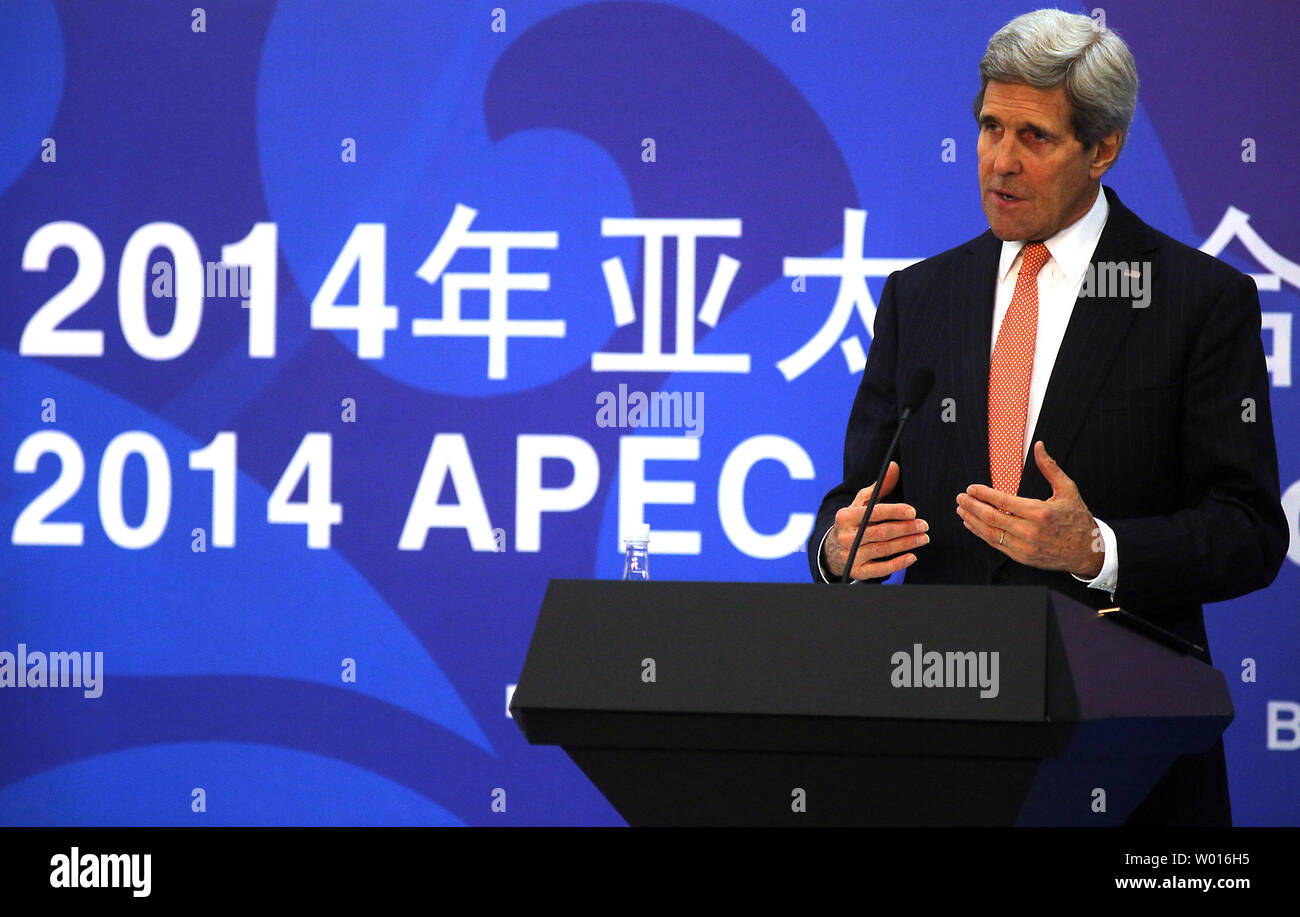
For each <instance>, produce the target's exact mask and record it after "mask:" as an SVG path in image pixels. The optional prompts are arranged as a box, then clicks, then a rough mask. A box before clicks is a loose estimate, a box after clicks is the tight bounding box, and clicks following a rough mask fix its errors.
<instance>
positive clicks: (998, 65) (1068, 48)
mask: <svg viewBox="0 0 1300 917" xmlns="http://www.w3.org/2000/svg"><path fill="white" fill-rule="evenodd" d="M990 80H993V81H994V82H998V83H1025V84H1027V85H1029V86H1033V87H1034V88H1036V89H1054V88H1056V87H1057V86H1061V85H1064V87H1065V97H1066V99H1067V100H1068V101H1069V103H1070V127H1071V128H1073V130H1074V136H1075V137H1077V138H1079V142H1080V143H1082V144H1083V146H1084V148H1085V149H1091V148H1092V147H1093V146H1094V145H1095V144H1096V143H1097V142H1098V141H1099V140H1101V139H1102V138H1103V137H1106V136H1107V135H1109V134H1110V133H1112V132H1113V131H1119V132H1120V148H1121V149H1123V146H1124V141H1125V140H1127V139H1128V129H1129V124H1130V123H1131V122H1132V120H1133V112H1134V111H1135V110H1136V109H1137V91H1138V77H1137V67H1136V66H1135V65H1134V63H1133V55H1132V54H1131V53H1130V52H1129V49H1128V45H1126V44H1124V40H1123V39H1122V38H1120V37H1119V36H1118V35H1116V34H1115V33H1114V32H1112V31H1111V30H1110V29H1107V28H1105V27H1104V26H1101V25H1100V24H1099V23H1097V22H1094V21H1093V20H1092V19H1091V18H1089V17H1088V16H1083V15H1075V14H1071V13H1067V12H1065V11H1064V10H1053V9H1044V10H1035V11H1034V12H1032V13H1025V14H1024V15H1023V16H1017V17H1016V18H1015V19H1012V20H1011V21H1010V22H1008V23H1007V24H1006V25H1004V26H1003V27H1002V28H1000V29H998V31H997V32H996V33H995V34H994V35H993V37H992V38H990V39H989V45H988V48H987V49H986V50H985V51H984V57H983V58H982V59H981V60H980V91H979V95H977V96H976V97H975V118H976V120H979V116H980V109H981V108H983V107H984V90H985V89H987V88H988V85H989V81H990ZM1117 155H1118V153H1117Z"/></svg>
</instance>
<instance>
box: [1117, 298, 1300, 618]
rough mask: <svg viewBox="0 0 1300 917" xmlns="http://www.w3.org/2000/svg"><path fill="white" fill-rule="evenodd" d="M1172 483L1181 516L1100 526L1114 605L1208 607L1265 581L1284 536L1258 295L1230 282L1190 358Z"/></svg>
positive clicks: (1272, 573)
mask: <svg viewBox="0 0 1300 917" xmlns="http://www.w3.org/2000/svg"><path fill="white" fill-rule="evenodd" d="M1185 378H1186V380H1187V384H1186V388H1185V390H1184V392H1183V396H1182V397H1183V400H1182V404H1183V422H1182V432H1181V442H1180V451H1181V455H1180V456H1179V460H1178V462H1177V464H1176V466H1174V467H1170V468H1167V469H1164V472H1163V473H1166V474H1171V475H1178V476H1179V485H1180V490H1181V492H1182V494H1183V495H1184V496H1183V502H1184V508H1183V509H1180V510H1178V511H1176V512H1174V513H1172V514H1171V515H1167V516H1151V517H1144V518H1135V519H1115V520H1109V522H1110V525H1111V527H1112V528H1113V529H1114V531H1115V535H1116V538H1117V540H1118V553H1119V558H1120V569H1119V588H1118V590H1117V591H1116V601H1118V602H1119V603H1120V604H1121V605H1128V606H1131V607H1134V608H1143V609H1151V610H1155V611H1158V610H1159V609H1161V608H1163V607H1172V606H1177V605H1184V606H1186V605H1189V604H1196V603H1204V602H1217V601H1222V600H1225V599H1230V598H1234V597H1236V596H1239V595H1243V594H1245V593H1247V592H1250V591H1253V590H1255V589H1262V588H1264V587H1265V586H1267V585H1268V584H1269V583H1271V582H1272V581H1273V579H1274V577H1276V576H1277V572H1278V570H1279V568H1280V567H1281V565H1282V561H1283V559H1284V557H1285V556H1286V551H1287V543H1288V541H1289V537H1290V532H1289V527H1288V524H1287V521H1286V516H1285V514H1284V513H1283V511H1282V507H1281V502H1280V498H1279V486H1278V466H1277V447H1276V444H1275V442H1274V438H1273V419H1272V413H1271V411H1270V408H1269V390H1268V374H1267V371H1266V369H1265V364H1264V350H1263V345H1262V344H1261V343H1260V307H1259V294H1258V292H1257V291H1256V289H1255V284H1254V281H1253V280H1251V278H1249V277H1248V276H1246V275H1244V274H1239V275H1237V277H1236V278H1235V280H1234V281H1233V282H1232V283H1230V284H1228V286H1227V287H1226V288H1225V290H1224V292H1223V294H1222V295H1221V296H1219V298H1218V299H1217V301H1216V302H1214V304H1213V306H1212V307H1211V308H1210V310H1209V312H1208V315H1207V316H1206V319H1205V321H1204V324H1203V326H1202V328H1201V330H1200V333H1199V334H1198V336H1197V338H1196V340H1195V343H1194V344H1193V345H1192V350H1191V353H1190V356H1189V362H1188V367H1187V371H1186V375H1185Z"/></svg>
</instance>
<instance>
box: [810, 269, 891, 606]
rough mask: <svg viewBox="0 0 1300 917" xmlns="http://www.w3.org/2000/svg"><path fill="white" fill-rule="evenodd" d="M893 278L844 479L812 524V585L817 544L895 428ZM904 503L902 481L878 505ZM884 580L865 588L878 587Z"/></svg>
mask: <svg viewBox="0 0 1300 917" xmlns="http://www.w3.org/2000/svg"><path fill="white" fill-rule="evenodd" d="M897 277H898V274H897V273H894V274H891V275H889V278H888V279H887V280H886V281H885V289H884V291H883V292H882V293H881V294H880V303H879V305H878V306H877V308H876V320H875V327H874V329H873V333H872V337H871V348H870V350H869V351H868V353H867V365H866V368H865V369H864V370H863V373H862V382H861V383H860V384H859V385H858V394H857V397H855V398H854V399H853V409H852V411H850V413H849V425H848V430H847V431H846V432H845V434H844V478H843V480H842V481H841V482H840V483H839V484H837V485H836V486H835V487H834V488H832V489H831V491H830V492H829V493H827V494H826V496H825V497H824V498H823V499H822V503H821V507H820V509H819V510H818V511H817V523H816V525H814V526H813V531H812V536H811V537H810V538H809V539H808V564H809V569H810V571H811V573H812V578H813V581H814V582H817V583H820V582H823V580H822V576H821V570H820V565H819V560H818V559H819V557H820V553H821V545H822V540H823V538H825V536H826V533H827V531H829V530H830V528H831V526H833V525H834V524H835V513H836V512H838V511H839V510H840V509H841V508H842V507H844V506H848V505H849V503H850V502H852V500H853V498H854V497H855V496H857V494H858V491H860V490H861V489H862V488H864V487H867V486H869V485H871V484H872V483H873V482H874V481H875V479H876V475H877V474H878V473H879V472H880V463H881V462H882V461H884V459H885V450H886V449H888V448H889V441H890V439H892V438H893V435H894V431H895V429H896V428H897V427H898V413H899V412H898V392H897V371H898V313H897V308H896V305H895V295H896V292H897V284H896V282H895V281H896V278H897ZM880 502H881V503H896V502H906V500H905V498H904V496H903V481H902V478H901V477H900V478H899V482H898V486H897V487H895V488H894V490H893V491H892V492H891V493H890V494H888V495H887V496H884V497H882V498H881V500H880ZM884 579H886V577H882V578H881V579H878V580H867V581H866V582H883V580H884Z"/></svg>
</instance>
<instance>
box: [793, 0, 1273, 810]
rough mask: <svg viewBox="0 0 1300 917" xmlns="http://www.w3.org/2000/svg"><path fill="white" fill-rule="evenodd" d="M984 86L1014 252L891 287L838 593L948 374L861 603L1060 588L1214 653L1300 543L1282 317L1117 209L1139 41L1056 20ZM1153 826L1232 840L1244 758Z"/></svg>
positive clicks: (973, 251)
mask: <svg viewBox="0 0 1300 917" xmlns="http://www.w3.org/2000/svg"><path fill="white" fill-rule="evenodd" d="M980 72H981V88H980V92H979V95H978V96H977V97H976V100H975V114H976V119H977V121H978V123H979V131H980V133H979V144H978V152H979V181H980V193H981V196H982V202H983V207H984V212H985V215H986V217H987V218H988V222H989V231H988V232H986V233H984V234H983V235H981V236H979V237H978V238H976V239H973V240H972V241H970V242H967V243H966V244H964V245H961V246H958V247H957V248H954V249H952V250H951V251H947V252H944V253H943V254H940V255H936V256H935V257H933V258H929V259H927V260H925V261H923V262H920V263H919V264H916V265H913V266H912V267H909V268H907V269H906V270H903V271H899V272H897V273H895V274H893V275H891V276H890V277H889V279H888V280H887V281H886V283H885V288H884V291H883V293H882V295H881V298H880V303H879V306H878V309H877V313H876V321H875V328H874V335H873V339H872V343H871V350H870V353H869V356H868V359H867V366H866V369H865V371H864V373H863V378H862V382H861V385H860V387H859V389H858V393H857V397H856V399H855V400H854V403H853V408H852V412H851V414H850V417H849V424H848V432H847V434H846V437H845V443H844V480H843V482H842V483H841V484H839V485H838V486H837V487H835V488H834V489H832V490H831V491H830V493H828V494H827V495H826V498H825V500H824V501H823V502H822V505H821V509H820V511H819V512H818V516H817V524H816V526H815V527H814V529H813V534H812V537H811V539H810V540H809V544H808V552H809V563H810V567H811V571H812V575H813V578H814V580H817V581H824V582H833V581H835V582H837V581H838V578H839V576H840V574H841V573H842V572H843V570H844V566H845V563H846V559H847V555H848V552H849V550H850V548H851V546H852V541H853V536H854V533H855V532H856V530H857V527H858V524H859V522H860V521H861V519H862V516H863V513H864V512H865V509H866V504H867V502H868V500H869V499H870V497H871V494H872V491H873V488H874V486H875V480H874V479H875V477H876V475H877V474H878V472H879V467H880V464H881V462H882V461H883V460H884V455H885V451H886V449H887V447H888V444H889V442H890V439H891V438H892V436H893V434H894V432H895V430H896V429H897V424H898V418H899V415H900V413H901V410H902V405H901V403H900V398H901V397H902V394H903V391H904V390H905V387H906V386H907V385H908V382H909V379H910V378H911V377H912V374H913V373H914V372H915V371H916V370H917V369H919V368H923V367H924V368H929V369H931V370H933V372H934V375H935V380H936V381H935V385H934V389H933V391H932V394H931V395H930V397H929V399H928V403H927V404H926V405H925V407H924V408H923V409H922V410H921V411H920V412H919V413H918V414H917V415H916V416H915V417H914V418H913V419H912V420H911V421H909V423H908V426H907V427H906V429H905V430H904V432H903V435H902V438H901V440H900V442H899V449H898V453H897V456H898V460H897V462H893V463H891V465H890V467H889V470H888V472H887V473H886V475H885V478H884V480H883V481H882V482H881V492H882V498H881V502H880V504H879V505H878V506H877V507H876V509H875V511H874V513H873V514H872V519H871V522H870V524H869V525H868V527H867V529H866V534H865V535H864V537H863V540H862V545H861V547H860V548H859V550H858V552H857V554H856V556H855V558H854V561H853V564H852V571H851V576H852V578H853V579H854V580H855V581H877V582H878V581H880V580H881V579H883V578H885V577H888V576H889V575H890V574H892V573H895V572H897V571H899V570H903V569H906V571H907V572H906V573H905V575H904V578H905V580H906V581H907V582H908V583H950V584H1013V585H1044V586H1048V587H1050V588H1052V589H1056V590H1058V591H1060V592H1062V593H1064V594H1066V595H1068V596H1070V597H1072V598H1074V599H1077V600H1078V601H1080V602H1083V603H1084V604H1086V605H1089V606H1090V607H1093V608H1103V607H1107V606H1111V605H1121V606H1123V607H1124V608H1125V609H1127V610H1129V611H1131V612H1133V613H1135V614H1138V615H1141V616H1144V617H1146V618H1148V619H1150V620H1151V621H1153V622H1154V623H1156V624H1158V625H1159V626H1161V627H1163V628H1165V629H1166V630H1169V631H1171V632H1173V633H1174V634H1177V635H1178V636H1180V637H1183V638H1184V639H1186V640H1189V641H1191V642H1193V643H1196V644H1198V645H1200V646H1206V645H1207V643H1206V639H1205V625H1204V620H1203V617H1202V611H1201V604H1202V603H1203V602H1213V601H1221V600H1224V599H1230V598H1233V597H1235V596H1239V595H1242V594H1244V593H1247V592H1250V591H1252V590H1255V589H1260V588H1263V587H1265V586H1267V585H1268V584H1269V583H1271V582H1272V581H1273V578H1274V577H1275V576H1276V575H1277V572H1278V569H1279V568H1280V566H1281V564H1282V560H1283V558H1284V556H1285V554H1286V549H1287V542H1288V538H1289V532H1288V526H1287V522H1286V518H1285V516H1284V514H1283V512H1282V508H1281V505H1280V499H1279V487H1278V471H1277V452H1276V446H1275V444H1274V441H1273V432H1272V430H1273V427H1272V416H1271V413H1270V410H1269V392H1268V377H1267V375H1266V372H1265V365H1264V353H1263V346H1262V344H1261V342H1260V337H1259V332H1260V308H1259V297H1258V293H1257V292H1256V289H1255V286H1254V283H1253V281H1252V280H1251V279H1250V278H1249V277H1247V276H1246V275H1244V274H1242V273H1240V272H1238V271H1236V270H1234V269H1233V268H1231V267H1229V266H1228V265H1226V264H1224V263H1222V262H1220V261H1218V260H1216V259H1214V258H1212V257H1210V256H1208V255H1205V254H1204V253H1202V252H1199V251H1197V250H1195V249H1193V248H1190V247H1188V246H1186V245H1183V244H1181V243H1179V242H1177V241H1176V240H1174V239H1172V238H1170V237H1169V236H1166V235H1164V234H1163V233H1160V232H1158V231H1156V230H1154V229H1152V228H1151V227H1149V226H1147V225H1146V224H1145V223H1143V222H1142V221H1141V220H1139V219H1138V218H1137V217H1136V216H1135V215H1134V214H1133V213H1132V212H1131V211H1129V210H1128V208H1126V207H1125V206H1124V205H1123V204H1122V203H1121V202H1120V200H1119V198H1118V197H1117V196H1116V194H1115V193H1114V191H1113V190H1111V189H1110V188H1103V187H1102V185H1101V178H1102V175H1103V174H1104V173H1105V172H1106V171H1107V170H1108V169H1109V168H1110V167H1111V166H1112V165H1113V164H1114V162H1115V160H1116V157H1117V156H1118V155H1119V152H1120V150H1121V148H1122V146H1123V142H1124V138H1125V136H1126V135H1127V132H1128V127H1129V123H1130V121H1131V120H1132V116H1133V112H1134V110H1135V108H1136V104H1137V72H1136V68H1135V67H1134V64H1133V59H1132V56H1131V55H1130V53H1129V51H1128V48H1127V47H1126V46H1125V45H1124V43H1123V41H1121V40H1120V39H1119V37H1118V36H1117V35H1115V34H1114V33H1113V32H1110V31H1108V30H1106V29H1098V28H1096V27H1095V24H1094V23H1093V21H1092V20H1091V19H1089V18H1088V17H1087V16H1075V15H1070V14H1068V13H1065V12H1062V11H1060V10H1039V11H1037V12H1034V13H1028V14H1026V15H1024V16H1020V17H1018V18H1017V19H1014V20H1012V21H1011V22H1010V23H1008V24H1007V25H1006V26H1004V27H1003V28H1002V29H1001V30H1000V31H999V32H997V33H996V34H995V35H994V36H993V38H992V39H991V40H990V41H989V45H988V49H987V51H986V52H985V55H984V58H983V60H982V61H981V63H980ZM886 501H887V502H886ZM1129 823H1130V824H1231V813H1230V808H1229V803H1228V791H1227V779H1226V773H1225V771H1224V765H1223V749H1222V743H1220V744H1219V745H1218V747H1216V748H1215V749H1214V750H1212V751H1211V752H1208V753H1206V754H1204V755H1192V756H1186V757H1184V758H1181V759H1179V761H1178V762H1177V763H1176V764H1175V765H1174V767H1173V768H1172V769H1171V770H1170V772H1169V774H1168V775H1166V777H1165V778H1164V780H1162V781H1161V783H1160V784H1159V785H1158V786H1157V787H1156V788H1155V790H1153V792H1152V793H1151V795H1150V796H1149V797H1148V799H1147V800H1146V802H1144V803H1143V804H1142V805H1141V806H1140V807H1139V808H1138V810H1137V811H1135V812H1134V813H1133V815H1132V817H1131V818H1130V820H1129Z"/></svg>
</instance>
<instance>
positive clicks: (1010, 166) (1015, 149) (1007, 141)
mask: <svg viewBox="0 0 1300 917" xmlns="http://www.w3.org/2000/svg"><path fill="white" fill-rule="evenodd" d="M993 171H994V172H996V173H997V174H998V175H1014V174H1015V173H1017V172H1019V171H1020V147H1019V145H1018V144H1017V143H1016V140H1015V137H1014V136H1012V137H1004V138H1003V139H1002V140H1001V142H999V143H998V146H997V150H996V151H994V154H993Z"/></svg>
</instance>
